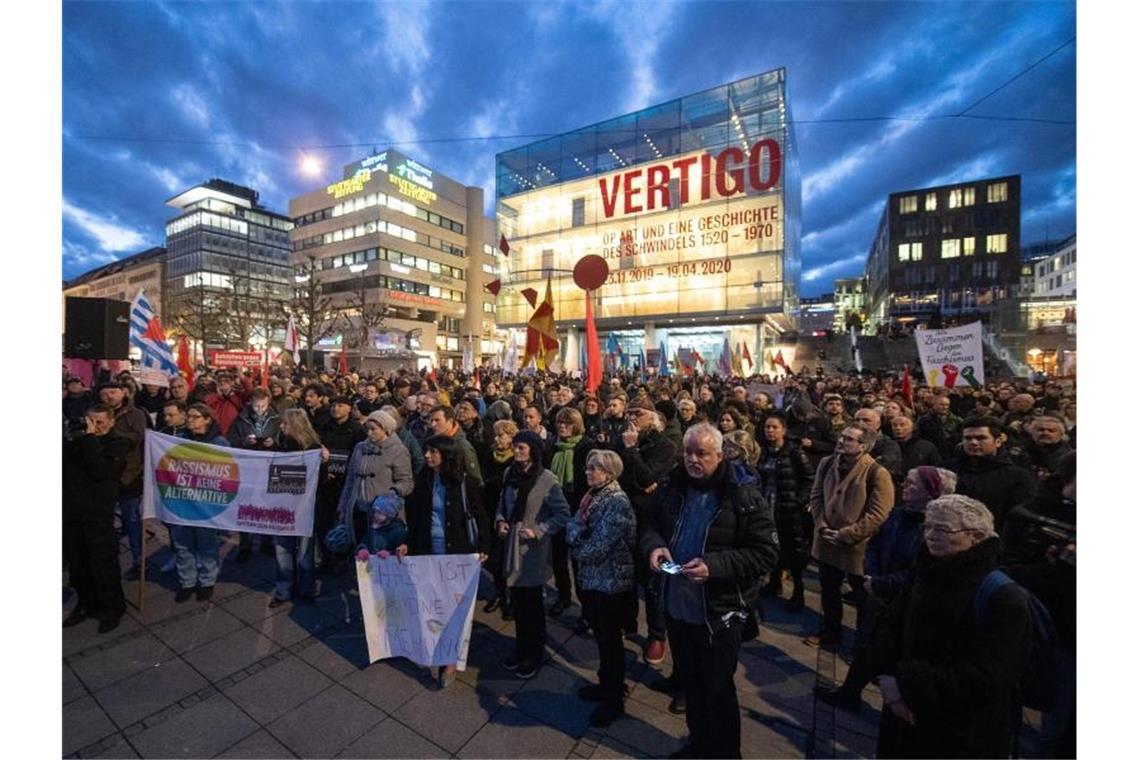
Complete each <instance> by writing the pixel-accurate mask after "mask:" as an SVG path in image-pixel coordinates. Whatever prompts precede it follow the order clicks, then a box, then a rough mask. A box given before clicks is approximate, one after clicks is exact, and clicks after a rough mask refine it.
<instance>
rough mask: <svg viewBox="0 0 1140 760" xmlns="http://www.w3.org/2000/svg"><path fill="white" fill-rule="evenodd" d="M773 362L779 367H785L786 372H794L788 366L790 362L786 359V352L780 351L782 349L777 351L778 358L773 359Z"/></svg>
mask: <svg viewBox="0 0 1140 760" xmlns="http://www.w3.org/2000/svg"><path fill="white" fill-rule="evenodd" d="M772 363H773V364H775V365H776V366H777V367H783V368H784V372H786V373H788V374H789V375H790V374H792V370H791V368H790V367H788V363H787V362H785V361H784V352H783V351H780V350H777V351H776V358H775V359H773V360H772Z"/></svg>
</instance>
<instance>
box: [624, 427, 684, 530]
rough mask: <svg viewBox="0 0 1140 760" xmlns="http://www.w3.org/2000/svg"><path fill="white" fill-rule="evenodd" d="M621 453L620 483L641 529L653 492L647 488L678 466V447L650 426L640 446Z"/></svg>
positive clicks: (638, 442)
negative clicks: (650, 493) (647, 490)
mask: <svg viewBox="0 0 1140 760" xmlns="http://www.w3.org/2000/svg"><path fill="white" fill-rule="evenodd" d="M619 442H620V441H619ZM619 453H620V454H621V463H622V472H621V477H620V478H618V483H620V484H621V490H623V491H625V493H626V495H627V496H629V501H630V504H632V505H633V511H634V514H636V515H637V517H638V522H639V525H638V527H639V528H640V522H641V518H642V515H644V513H645V509H646V507H647V506H648V504H649V500H650V495H649V494H647V493H646V492H645V490H646V489H647V488H649V487H650V486H652V485H653V484H654V483H656V482H657V481H659V480H661V479H662V478H664V477H665V475H666V474H667V473H668V472H669V471H670V470H671V469H673V468H674V467H675V466H676V465H677V460H676V457H677V450H676V449H675V448H674V447H673V442H672V441H670V440H669V439H668V438H666V437H665V435H664V433H658V432H657V431H656V430H654V429H653V428H650V429H649V430H648V431H646V432H645V433H644V434H643V435H642V436H641V437H640V438H638V439H637V445H636V446H633V447H632V448H623V449H621V450H620V452H619Z"/></svg>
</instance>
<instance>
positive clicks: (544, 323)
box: [522, 280, 558, 370]
mask: <svg viewBox="0 0 1140 760" xmlns="http://www.w3.org/2000/svg"><path fill="white" fill-rule="evenodd" d="M557 357H558V334H557V333H556V332H555V330H554V297H553V296H552V295H551V292H550V280H547V281H546V296H545V297H544V298H543V299H542V303H540V304H539V305H538V308H536V309H535V310H534V314H533V315H531V318H530V321H528V322H527V323H526V353H525V354H524V355H523V362H522V365H523V366H524V367H525V366H527V365H528V364H530V360H531V359H534V363H535V366H536V367H537V368H538V369H540V370H544V369H546V368H547V367H549V366H550V363H551V362H552V361H554V360H555V359H556V358H557Z"/></svg>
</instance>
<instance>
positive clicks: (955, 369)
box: [914, 322, 986, 388]
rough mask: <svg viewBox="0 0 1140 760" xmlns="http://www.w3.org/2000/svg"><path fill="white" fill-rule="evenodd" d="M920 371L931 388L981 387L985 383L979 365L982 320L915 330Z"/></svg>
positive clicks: (980, 365)
mask: <svg viewBox="0 0 1140 760" xmlns="http://www.w3.org/2000/svg"><path fill="white" fill-rule="evenodd" d="M914 340H915V343H917V345H918V358H919V360H920V361H921V362H922V375H923V377H925V378H926V381H927V382H928V383H929V384H930V386H931V387H932V388H954V387H965V386H969V387H971V388H981V387H982V386H983V385H985V383H986V373H985V369H984V367H983V366H982V364H983V362H982V357H983V354H982V323H981V322H974V323H972V324H968V325H964V326H962V327H951V328H948V329H945V330H923V329H921V328H920V329H918V330H915V331H914Z"/></svg>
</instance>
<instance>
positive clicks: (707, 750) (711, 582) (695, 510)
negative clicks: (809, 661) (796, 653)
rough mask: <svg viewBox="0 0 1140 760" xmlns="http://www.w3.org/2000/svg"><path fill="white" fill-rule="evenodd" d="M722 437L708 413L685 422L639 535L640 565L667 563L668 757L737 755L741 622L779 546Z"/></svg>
mask: <svg viewBox="0 0 1140 760" xmlns="http://www.w3.org/2000/svg"><path fill="white" fill-rule="evenodd" d="M722 444H723V438H722V436H721V433H720V431H718V430H717V429H716V428H714V427H713V426H712V425H709V424H708V423H700V424H697V425H694V426H693V427H691V428H689V430H688V431H687V432H686V433H685V438H684V464H683V465H682V466H680V467H677V468H675V469H674V470H673V471H672V472H671V473H670V474H669V476H668V478H667V479H666V480H665V481H664V482H663V483H662V484H661V486H660V487H659V488H658V489H657V492H656V493H655V495H654V499H653V503H652V505H651V506H650V508H649V510H648V513H647V521H646V522H647V524H646V529H645V534H644V535H643V536H642V539H641V550H642V552H643V553H644V554H645V555H646V556H648V558H649V566H650V568H652V569H653V571H654V572H657V573H668V574H667V575H664V576H663V577H664V579H665V591H664V594H663V596H664V602H665V605H664V606H665V611H666V623H667V626H668V631H669V643H670V645H671V646H672V648H673V663H674V667H675V669H676V673H677V675H678V677H679V679H680V682H681V687H682V689H683V691H684V694H685V703H686V711H685V721H686V723H687V724H688V727H689V745H688V746H686V747H684V748H682V749H681V750H680V751H679V752H677V753H676V754H675V755H674V756H675V757H740V708H739V705H738V702H737V697H736V684H735V682H734V681H733V675H734V674H735V673H736V665H737V657H738V655H739V652H740V642H741V628H742V625H743V623H744V621H745V620H746V619H747V617H748V614H749V611H750V610H751V609H752V608H753V607H755V605H756V602H757V598H758V594H759V589H760V586H761V584H762V583H763V582H764V581H765V580H766V579H767V573H768V572H770V571H771V570H772V569H773V568H774V567H775V565H776V560H777V557H778V554H779V549H778V546H777V540H776V524H775V521H774V520H773V519H772V509H771V507H770V506H769V505H768V504H767V503H766V502H765V501H764V498H763V497H762V496H761V495H760V491H759V490H758V489H757V488H756V486H755V485H747V486H743V485H740V484H739V483H737V482H736V479H735V476H734V475H733V472H732V468H731V467H729V466H728V465H727V463H726V462H725V461H724V453H723V451H722ZM671 563H676V564H677V565H679V566H680V568H679V570H677V569H675V566H674V565H673V564H671Z"/></svg>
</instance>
